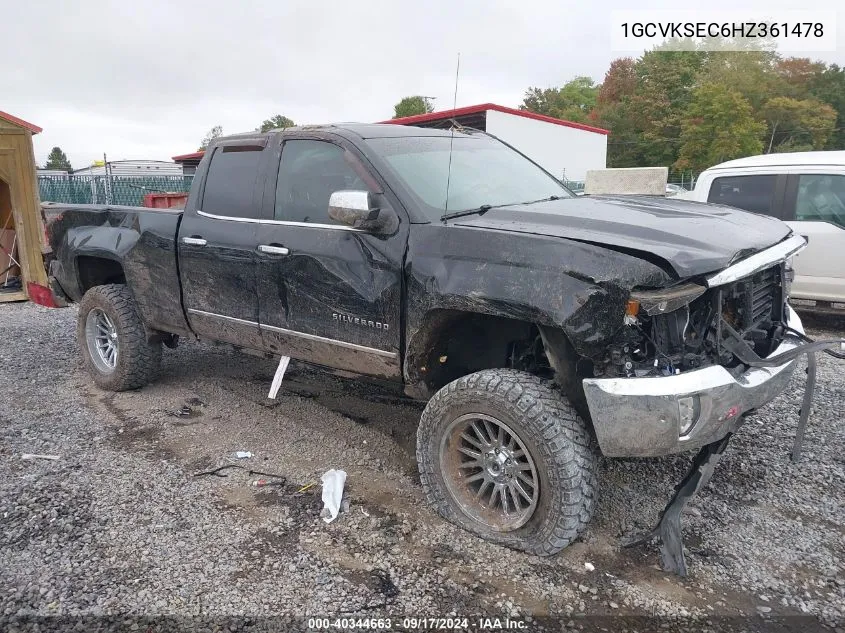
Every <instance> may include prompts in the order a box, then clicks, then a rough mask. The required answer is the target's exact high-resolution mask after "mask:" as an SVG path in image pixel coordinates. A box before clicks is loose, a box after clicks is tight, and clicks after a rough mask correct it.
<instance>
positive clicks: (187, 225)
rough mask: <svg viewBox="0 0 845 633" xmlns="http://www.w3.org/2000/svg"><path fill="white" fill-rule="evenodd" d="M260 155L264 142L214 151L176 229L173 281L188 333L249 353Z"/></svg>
mask: <svg viewBox="0 0 845 633" xmlns="http://www.w3.org/2000/svg"><path fill="white" fill-rule="evenodd" d="M263 150H264V141H263V140H261V141H260V142H259V141H254V142H250V143H247V144H243V143H238V144H232V145H223V146H217V147H216V148H214V150H213V154H212V156H211V162H210V164H209V167H208V171H207V173H206V175H205V178H204V184H203V185H202V188H201V191H197V193H198V194H199V196H198V197H199V199H198V201H197V203H196V205H191V206H189V208H188V209H186V210H185V214H184V216H183V218H182V223H181V226H180V228H179V274H180V278H181V281H182V296H183V301H184V305H185V309H186V312H187V316H188V322H189V323H190V325H191V329H193V331H194V332H195V333H196V334H197V335H199V336H201V337H202V336H205V337H208V338H210V339H213V340H219V341H226V342H229V343H233V344H237V345H243V346H244V347H250V348H253V349H261V348H262V339H261V332H260V331H259V327H258V291H257V285H256V255H257V253H256V247H257V245H258V237H257V235H258V231H257V227H258V222H259V221H260V219H261V213H262V206H261V202H262V196H263V183H264V178H263V176H262V167H263V166H264V165H263V160H262V159H263V158H264V153H263Z"/></svg>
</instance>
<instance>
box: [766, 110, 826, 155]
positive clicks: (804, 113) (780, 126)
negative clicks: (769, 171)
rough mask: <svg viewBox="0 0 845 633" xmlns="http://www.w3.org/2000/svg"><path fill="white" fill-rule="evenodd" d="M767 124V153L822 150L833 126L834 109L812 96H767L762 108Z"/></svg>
mask: <svg viewBox="0 0 845 633" xmlns="http://www.w3.org/2000/svg"><path fill="white" fill-rule="evenodd" d="M762 113H763V116H764V117H765V118H766V122H767V124H768V127H769V134H768V142H767V152H773V151H774V152H783V151H789V152H799V151H808V150H814V149H823V148H824V146H825V145H826V144H827V142H828V139H829V138H830V137H831V135H832V134H833V131H834V129H835V128H836V110H834V109H833V108H832V107H830V106H829V105H827V104H826V103H822V102H821V101H818V100H816V99H803V100H798V99H791V98H789V97H775V98H773V99H769V100H768V101H767V102H766V104H765V105H764V106H763V109H762Z"/></svg>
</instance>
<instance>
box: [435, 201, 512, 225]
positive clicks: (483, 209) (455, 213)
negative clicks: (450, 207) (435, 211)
mask: <svg viewBox="0 0 845 633" xmlns="http://www.w3.org/2000/svg"><path fill="white" fill-rule="evenodd" d="M496 206H497V207H505V206H507V205H505V204H497V205H496ZM492 208H493V205H491V204H482V205H481V206H480V207H475V208H474V209H464V210H463V211H453V212H452V213H444V214H443V215H441V216H440V219H441V220H442V221H443V222H445V221H446V220H451V219H452V218H462V217H464V216H465V215H475V214H476V213H477V214H478V215H484V214H485V213H487V212H488V211H489V210H490V209H492Z"/></svg>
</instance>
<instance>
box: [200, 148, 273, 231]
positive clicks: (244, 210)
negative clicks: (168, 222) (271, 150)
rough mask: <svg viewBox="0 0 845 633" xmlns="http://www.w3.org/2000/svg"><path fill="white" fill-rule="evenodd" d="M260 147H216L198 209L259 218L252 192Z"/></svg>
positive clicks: (234, 216) (220, 213)
mask: <svg viewBox="0 0 845 633" xmlns="http://www.w3.org/2000/svg"><path fill="white" fill-rule="evenodd" d="M262 149H263V148H261V147H256V146H252V145H248V146H238V145H233V146H228V147H226V146H224V147H219V148H217V149H216V150H215V152H214V156H212V157H211V164H210V165H209V166H208V175H207V176H206V178H205V191H204V193H203V196H202V206H201V207H200V208H201V209H202V210H203V211H205V212H206V213H213V214H214V215H225V216H228V217H233V218H257V217H259V215H260V209H259V206H258V205H257V204H254V203H253V194H254V193H255V183H256V180H257V179H258V161H259V160H260V158H261V151H262Z"/></svg>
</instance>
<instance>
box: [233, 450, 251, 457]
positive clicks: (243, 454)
mask: <svg viewBox="0 0 845 633" xmlns="http://www.w3.org/2000/svg"><path fill="white" fill-rule="evenodd" d="M235 457H237V458H238V459H249V458H250V457H252V453H251V452H250V451H235Z"/></svg>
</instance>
